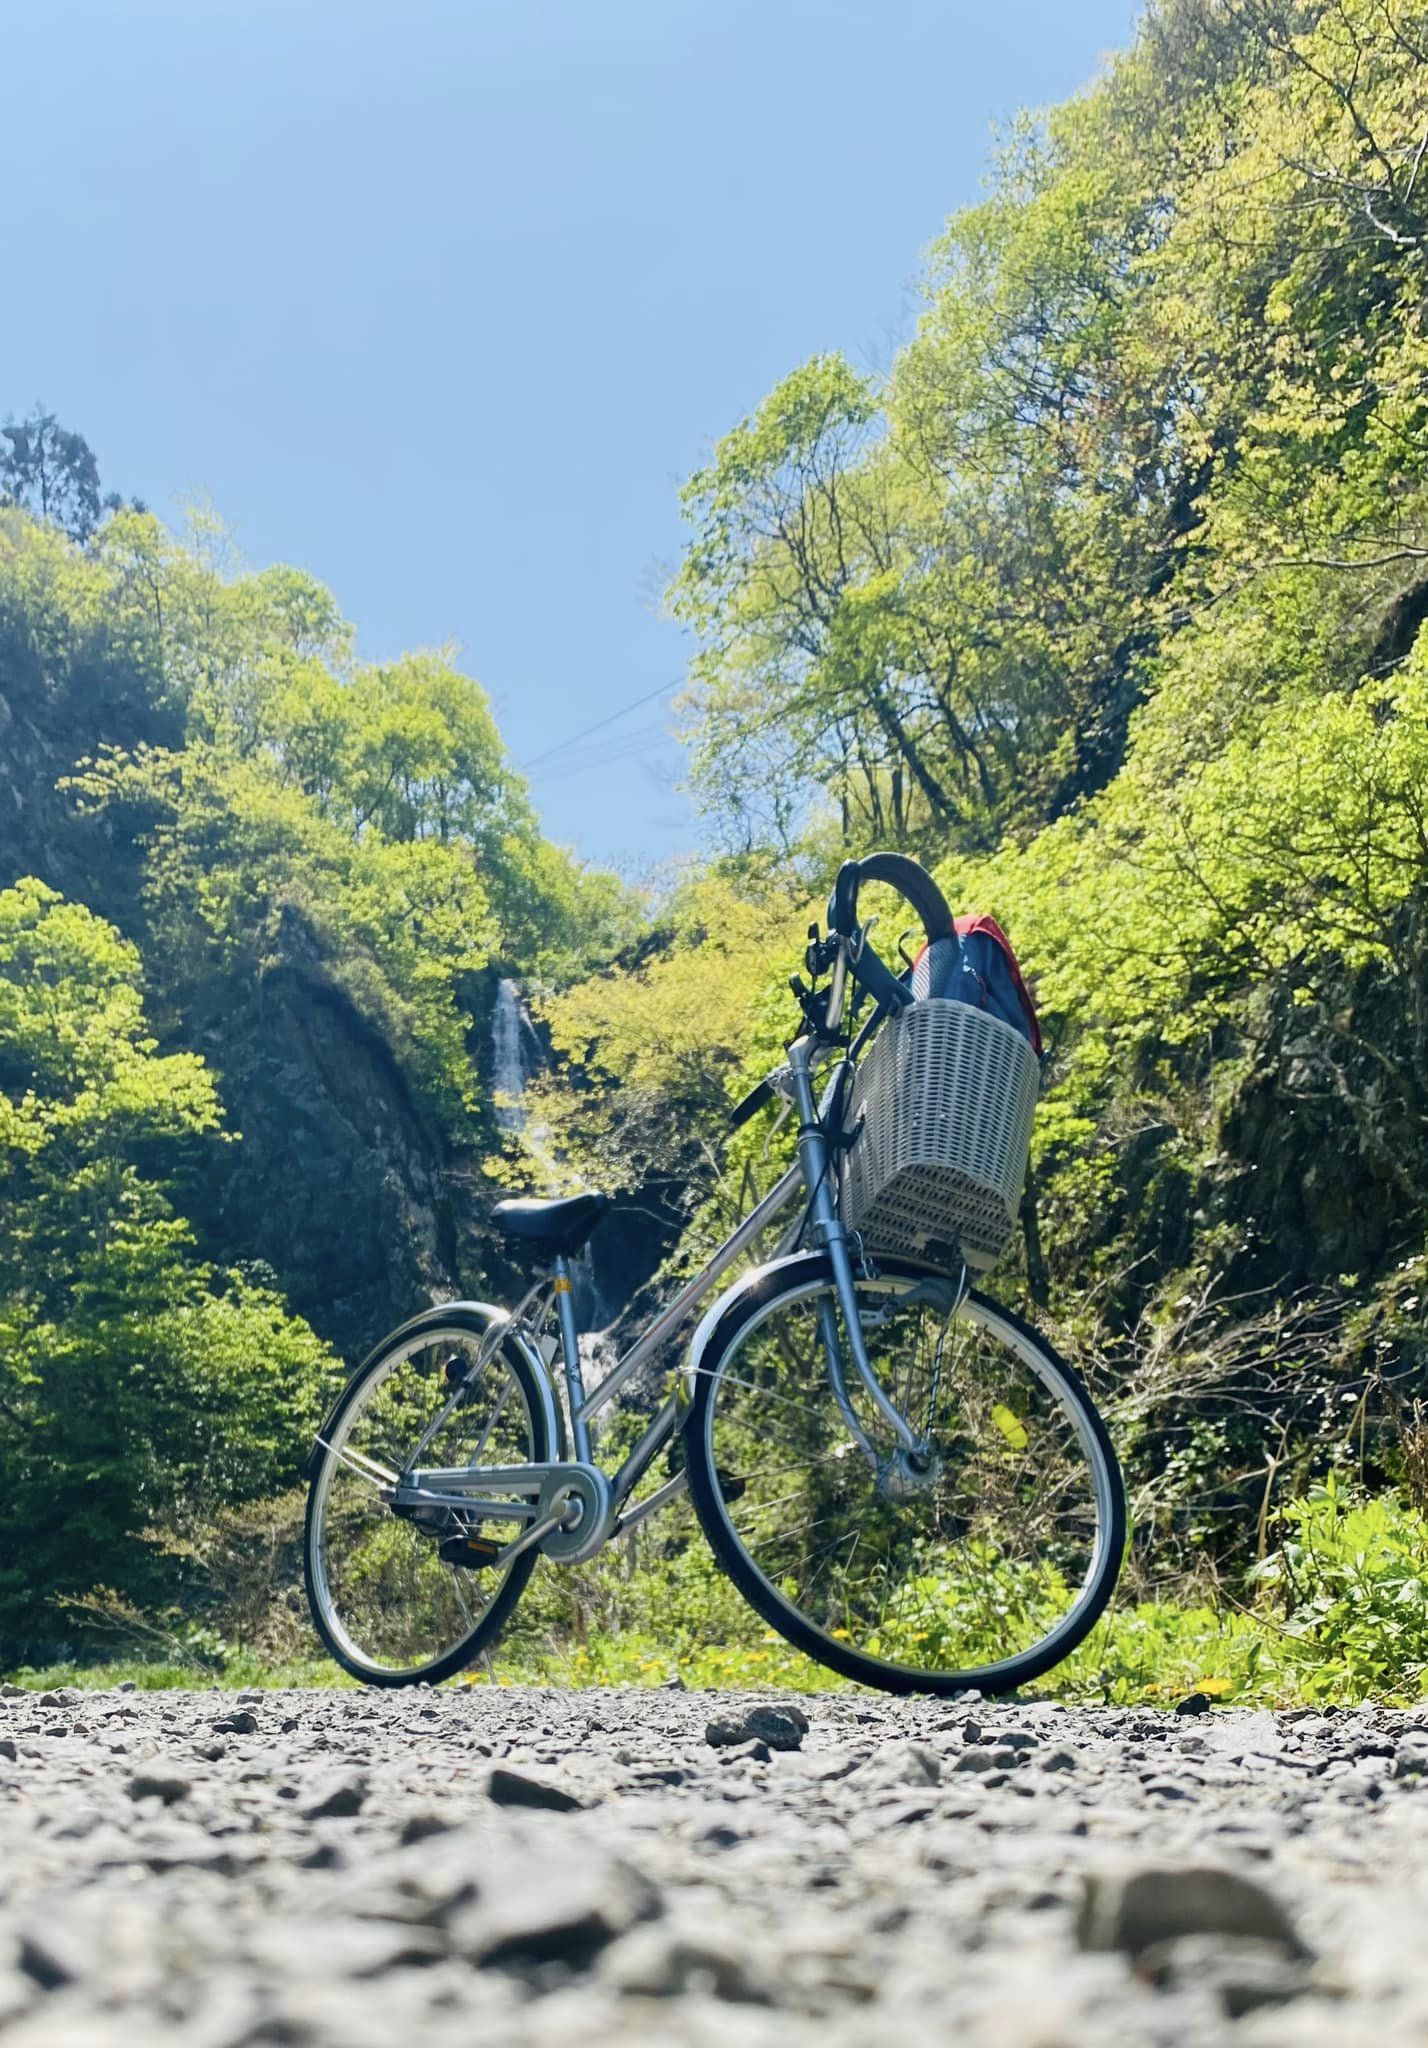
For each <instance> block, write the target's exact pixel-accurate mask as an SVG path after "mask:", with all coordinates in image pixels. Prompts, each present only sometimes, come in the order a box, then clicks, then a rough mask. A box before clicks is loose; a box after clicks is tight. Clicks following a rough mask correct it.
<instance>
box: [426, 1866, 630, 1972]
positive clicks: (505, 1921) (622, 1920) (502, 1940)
mask: <svg viewBox="0 0 1428 2048" xmlns="http://www.w3.org/2000/svg"><path fill="white" fill-rule="evenodd" d="M658 1910H659V1897H658V1894H657V1893H656V1892H655V1891H654V1889H653V1887H652V1886H651V1885H650V1884H648V1883H647V1882H646V1880H645V1879H644V1878H643V1877H642V1876H641V1875H640V1874H639V1872H638V1871H636V1870H633V1869H632V1868H631V1867H630V1866H629V1864H627V1863H624V1862H622V1861H621V1860H620V1859H619V1858H618V1857H614V1856H606V1855H604V1854H603V1853H601V1852H599V1851H597V1850H593V1849H591V1848H589V1847H586V1846H584V1845H581V1844H579V1843H575V1842H572V1843H571V1844H570V1846H569V1847H568V1848H567V1849H564V1850H562V1852H561V1854H560V1855H559V1856H558V1857H552V1856H546V1855H535V1854H527V1855H526V1856H524V1857H506V1858H503V1860H502V1864H501V1871H500V1882H499V1883H498V1884H493V1885H492V1886H491V1888H490V1890H489V1892H483V1893H482V1894H481V1895H480V1896H479V1897H478V1898H477V1899H476V1900H475V1901H474V1902H473V1903H472V1904H471V1905H469V1906H467V1907H466V1908H464V1909H463V1910H462V1911H459V1912H457V1913H456V1914H455V1915H453V1917H452V1919H451V1920H450V1921H449V1923H448V1935H449V1939H450V1943H451V1947H452V1949H453V1950H454V1951H455V1953H456V1954H458V1955H464V1956H466V1957H468V1958H469V1959H470V1960H471V1961H472V1962H476V1963H483V1964H486V1965H492V1964H495V1965H499V1966H500V1967H502V1968H506V1969H516V1970H523V1969H527V1968H531V1967H533V1966H539V1965H541V1964H543V1963H548V1962H563V1963H566V1964H567V1965H569V1966H570V1967H572V1968H580V1967H583V1966H584V1965H586V1964H588V1963H589V1962H591V1961H592V1960H593V1958H594V1957H595V1956H596V1955H598V1954H599V1952H600V1950H601V1949H603V1948H605V1947H607V1946H608V1944H609V1943H610V1942H612V1941H614V1940H616V1939H617V1937H618V1936H620V1935H622V1934H624V1933H626V1932H627V1931H628V1930H629V1929H630V1928H631V1927H633V1926H635V1924H636V1923H637V1922H638V1921H641V1920H647V1919H649V1918H651V1917H652V1915H654V1914H655V1913H656V1912H657V1911H658Z"/></svg>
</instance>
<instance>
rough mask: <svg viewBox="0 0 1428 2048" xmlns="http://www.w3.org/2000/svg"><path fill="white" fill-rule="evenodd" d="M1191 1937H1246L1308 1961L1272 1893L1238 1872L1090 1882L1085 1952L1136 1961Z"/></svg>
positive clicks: (1081, 1938) (1208, 1870) (1081, 1931)
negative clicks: (1116, 1952) (1111, 1952)
mask: <svg viewBox="0 0 1428 2048" xmlns="http://www.w3.org/2000/svg"><path fill="white" fill-rule="evenodd" d="M1193 1934H1226V1935H1238V1936H1246V1937H1249V1938H1251V1939H1254V1940H1257V1941H1265V1942H1270V1943H1272V1944H1275V1945H1277V1946H1278V1947H1279V1948H1281V1949H1282V1950H1283V1951H1284V1953H1285V1954H1286V1955H1290V1956H1295V1957H1305V1956H1307V1955H1308V1954H1309V1950H1308V1949H1307V1948H1306V1947H1305V1945H1304V1943H1303V1942H1302V1941H1301V1940H1300V1938H1299V1936H1298V1934H1297V1932H1296V1931H1295V1928H1294V1924H1293V1922H1292V1921H1291V1920H1290V1918H1289V1915H1288V1913H1287V1912H1286V1911H1285V1909H1284V1907H1283V1906H1281V1905H1280V1903H1279V1901H1278V1899H1276V1898H1275V1897H1274V1895H1273V1893H1272V1892H1269V1891H1266V1890H1265V1888H1264V1886H1263V1885H1260V1884H1256V1883H1255V1882H1254V1881H1253V1880H1252V1879H1251V1878H1248V1877H1242V1876H1241V1875H1240V1874H1239V1873H1238V1872H1237V1871H1233V1870H1221V1869H1216V1868H1213V1867H1211V1866H1208V1865H1207V1866H1203V1867H1199V1868H1190V1869H1185V1870H1169V1869H1163V1870H1160V1869H1151V1870H1137V1871H1133V1872H1131V1873H1130V1874H1129V1875H1125V1876H1119V1877H1118V1876H1109V1875H1104V1874H1098V1875H1095V1876H1091V1877H1089V1878H1088V1879H1087V1880H1086V1885H1085V1891H1084V1895H1083V1897H1082V1901H1081V1910H1080V1914H1079V1916H1078V1918H1077V1922H1076V1938H1077V1940H1078V1942H1079V1943H1080V1945H1081V1947H1082V1948H1083V1949H1090V1950H1097V1949H1100V1950H1109V1949H1119V1950H1121V1951H1122V1953H1124V1954H1125V1955H1129V1956H1139V1955H1141V1954H1143V1953H1144V1952H1145V1951H1146V1950H1147V1949H1151V1948H1154V1947H1155V1946H1156V1945H1157V1944H1158V1943H1161V1942H1167V1941H1175V1940H1178V1939H1179V1938H1180V1937H1181V1936H1183V1935H1193Z"/></svg>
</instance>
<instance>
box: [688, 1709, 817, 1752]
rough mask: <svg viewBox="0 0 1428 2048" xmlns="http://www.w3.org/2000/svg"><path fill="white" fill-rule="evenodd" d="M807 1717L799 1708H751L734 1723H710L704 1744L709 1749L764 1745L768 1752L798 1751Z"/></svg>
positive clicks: (705, 1731)
mask: <svg viewBox="0 0 1428 2048" xmlns="http://www.w3.org/2000/svg"><path fill="white" fill-rule="evenodd" d="M807 1733H808V1716H807V1714H805V1713H804V1711H803V1709H802V1708H801V1707H795V1706H793V1705H788V1706H777V1707H751V1708H750V1709H749V1711H748V1713H746V1714H743V1715H741V1716H740V1718H739V1719H738V1720H737V1721H711V1722H710V1723H709V1725H708V1727H707V1728H706V1729H705V1730H704V1740H705V1741H706V1742H707V1743H708V1744H709V1746H710V1748H711V1749H737V1748H739V1747H740V1746H741V1745H742V1744H744V1743H746V1742H766V1743H767V1744H768V1746H769V1748H770V1749H801V1748H802V1747H803V1738H804V1736H805V1735H806V1734H807Z"/></svg>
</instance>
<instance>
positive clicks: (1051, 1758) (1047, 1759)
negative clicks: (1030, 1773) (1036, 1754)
mask: <svg viewBox="0 0 1428 2048" xmlns="http://www.w3.org/2000/svg"><path fill="white" fill-rule="evenodd" d="M1041 1768H1042V1770H1043V1771H1074V1770H1076V1769H1077V1768H1078V1766H1077V1762H1076V1758H1075V1757H1074V1756H1073V1755H1072V1753H1071V1751H1070V1750H1069V1749H1052V1750H1048V1751H1047V1753H1046V1755H1045V1756H1044V1757H1042V1759H1041Z"/></svg>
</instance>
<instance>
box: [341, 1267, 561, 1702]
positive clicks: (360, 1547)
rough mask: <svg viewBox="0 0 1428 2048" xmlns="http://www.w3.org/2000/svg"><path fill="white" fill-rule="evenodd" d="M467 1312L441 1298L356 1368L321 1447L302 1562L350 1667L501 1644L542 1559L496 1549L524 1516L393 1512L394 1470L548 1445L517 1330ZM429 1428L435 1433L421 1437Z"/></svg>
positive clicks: (431, 1665)
mask: <svg viewBox="0 0 1428 2048" xmlns="http://www.w3.org/2000/svg"><path fill="white" fill-rule="evenodd" d="M488 1328H489V1324H488V1322H487V1321H486V1320H484V1319H482V1318H480V1317H477V1316H476V1315H475V1314H474V1313H473V1312H472V1311H470V1310H464V1311H463V1310H461V1309H452V1308H446V1309H432V1310H430V1311H428V1312H427V1313H426V1314H425V1315H421V1316H418V1317H417V1318H416V1319H415V1320H414V1321H413V1322H410V1323H407V1324H405V1325H403V1327H402V1328H401V1329H399V1330H397V1331H394V1332H393V1334H392V1335H391V1336H390V1337H389V1338H387V1340H386V1342H385V1343H383V1344H382V1345H380V1346H379V1347H378V1349H377V1350H376V1351H375V1352H373V1353H372V1355H371V1357H370V1358H368V1359H366V1360H365V1361H364V1363H363V1364H362V1365H360V1366H359V1367H358V1369H357V1371H356V1372H355V1373H354V1374H353V1376H352V1378H351V1379H350V1380H349V1381H348V1384H347V1387H346V1390H345V1391H344V1393H343V1395H342V1398H341V1400H340V1401H339V1402H338V1404H337V1407H336V1409H335V1410H334V1412H333V1414H332V1416H331V1417H330V1419H329V1421H328V1422H327V1424H326V1425H325V1427H324V1429H323V1433H322V1438H321V1440H320V1441H319V1445H318V1448H317V1450H316V1452H315V1453H314V1462H313V1467H312V1481H311V1486H310V1488H309V1492H308V1505H307V1525H306V1529H305V1532H304V1544H303V1561H304V1566H305V1571H306V1578H307V1592H308V1604H309V1606H310V1608H311V1610H312V1618H313V1621H314V1623H315V1624H316V1627H317V1631H318V1634H319V1635H320V1636H321V1637H322V1639H323V1642H324V1643H325V1644H326V1646H327V1648H328V1649H329V1650H330V1651H331V1653H332V1655H333V1656H334V1657H335V1658H336V1659H337V1661H338V1663H339V1664H341V1665H342V1666H343V1667H344V1668H345V1669H346V1670H348V1671H350V1672H351V1673H352V1675H353V1677H354V1678H360V1679H363V1680H365V1681H366V1683H367V1684H369V1685H415V1684H417V1683H419V1682H421V1681H422V1680H427V1681H429V1682H432V1683H435V1682H436V1681H437V1680H439V1679H442V1678H449V1677H450V1676H451V1674H452V1673H453V1672H455V1671H459V1670H460V1669H461V1668H462V1666H463V1665H465V1664H468V1663H469V1662H470V1661H471V1659H472V1658H473V1657H474V1656H476V1655H477V1654H478V1653H479V1652H480V1651H481V1650H482V1649H485V1648H487V1647H488V1646H489V1645H490V1644H491V1643H492V1642H494V1641H495V1639H496V1637H497V1635H498V1634H499V1633H500V1631H501V1629H502V1627H503V1626H504V1624H505V1621H506V1619H507V1617H508V1616H509V1614H510V1612H511V1609H512V1608H513V1607H514V1606H515V1604H516V1602H517V1600H518V1599H519V1598H520V1596H521V1593H522V1592H523V1590H524V1589H525V1585H526V1581H527V1580H528V1579H529V1578H530V1575H531V1573H532V1572H533V1571H534V1570H535V1565H536V1552H535V1551H534V1550H528V1551H526V1552H524V1553H523V1554H522V1555H521V1556H520V1557H518V1558H515V1559H513V1560H512V1561H511V1563H509V1564H507V1565H505V1566H499V1565H494V1564H481V1563H477V1562H463V1561H461V1560H462V1559H463V1558H464V1559H468V1560H471V1559H477V1558H479V1557H480V1555H481V1553H482V1551H483V1550H485V1551H488V1552H495V1551H497V1550H499V1549H500V1548H502V1547H503V1546H505V1545H506V1544H508V1543H509V1542H510V1541H511V1540H512V1538H513V1537H514V1536H516V1535H517V1534H518V1533H519V1529H520V1524H519V1522H512V1521H506V1520H495V1519H483V1517H482V1514H481V1511H480V1504H479V1503H477V1502H473V1503H472V1506H471V1508H470V1509H464V1508H458V1509H447V1508H418V1509H416V1510H410V1509H409V1510H406V1511H398V1510H394V1509H393V1508H392V1507H391V1506H390V1505H389V1501H388V1496H389V1494H390V1491H391V1486H392V1482H393V1481H394V1480H395V1478H396V1476H397V1475H398V1474H400V1473H403V1472H405V1471H406V1470H407V1469H408V1468H409V1467H410V1466H411V1465H412V1464H413V1463H415V1462H418V1446H421V1447H422V1448H421V1450H420V1459H419V1462H420V1463H421V1464H422V1465H423V1466H424V1467H433V1468H434V1467H440V1466H446V1467H449V1468H452V1469H454V1468H456V1467H459V1466H464V1465H492V1466H495V1465H507V1466H509V1465H519V1464H526V1463H531V1462H541V1461H544V1460H545V1459H547V1458H549V1457H550V1456H552V1455H553V1452H552V1447H551V1445H550V1441H549V1428H548V1423H547V1412H548V1411H547V1409H546V1407H545V1405H544V1404H543V1403H542V1401H541V1399H540V1392H539V1389H538V1388H537V1386H536V1383H535V1376H534V1373H533V1371H532V1368H531V1366H530V1365H529V1363H528V1362H527V1360H526V1359H525V1358H524V1357H523V1356H522V1354H521V1352H520V1349H519V1347H518V1346H517V1345H516V1344H515V1343H513V1342H509V1341H507V1342H503V1343H497V1344H496V1345H494V1346H492V1345H491V1344H489V1343H488V1342H487V1341H486V1335H487V1331H488ZM423 1439H425V1442H423Z"/></svg>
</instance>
